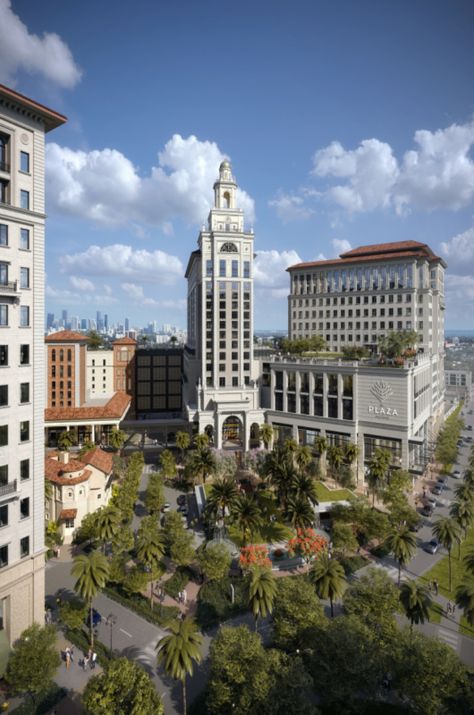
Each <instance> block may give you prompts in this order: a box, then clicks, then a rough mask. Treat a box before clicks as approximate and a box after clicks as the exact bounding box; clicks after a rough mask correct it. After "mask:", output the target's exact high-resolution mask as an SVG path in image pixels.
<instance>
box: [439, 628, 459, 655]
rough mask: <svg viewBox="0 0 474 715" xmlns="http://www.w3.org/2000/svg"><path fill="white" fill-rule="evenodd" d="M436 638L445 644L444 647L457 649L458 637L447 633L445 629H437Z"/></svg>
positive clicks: (450, 632)
mask: <svg viewBox="0 0 474 715" xmlns="http://www.w3.org/2000/svg"><path fill="white" fill-rule="evenodd" d="M438 638H439V639H440V640H442V641H444V642H445V643H446V645H449V646H451V648H454V650H456V649H457V647H458V640H459V639H458V636H457V634H456V633H453V632H452V631H448V630H446V629H445V628H439V629H438Z"/></svg>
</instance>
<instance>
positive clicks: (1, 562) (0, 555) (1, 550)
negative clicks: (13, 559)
mask: <svg viewBox="0 0 474 715" xmlns="http://www.w3.org/2000/svg"><path fill="white" fill-rule="evenodd" d="M4 566H8V546H0V569H1V568H3V567H4Z"/></svg>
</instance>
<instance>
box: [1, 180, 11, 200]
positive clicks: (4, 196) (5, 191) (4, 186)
mask: <svg viewBox="0 0 474 715" xmlns="http://www.w3.org/2000/svg"><path fill="white" fill-rule="evenodd" d="M9 188H10V182H9V181H5V179H1V180H0V203H2V204H9V203H10V200H9Z"/></svg>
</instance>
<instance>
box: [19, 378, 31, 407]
mask: <svg viewBox="0 0 474 715" xmlns="http://www.w3.org/2000/svg"><path fill="white" fill-rule="evenodd" d="M29 401H30V383H29V382H22V383H21V384H20V402H21V403H22V404H23V403H25V402H29Z"/></svg>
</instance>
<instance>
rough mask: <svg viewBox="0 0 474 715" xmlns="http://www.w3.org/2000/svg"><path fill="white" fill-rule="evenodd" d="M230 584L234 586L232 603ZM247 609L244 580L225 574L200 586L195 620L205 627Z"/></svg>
mask: <svg viewBox="0 0 474 715" xmlns="http://www.w3.org/2000/svg"><path fill="white" fill-rule="evenodd" d="M231 585H233V587H234V594H235V601H234V603H232V597H231V588H230V587H231ZM247 609H248V593H247V587H246V583H245V581H243V580H242V579H241V578H230V577H227V576H226V577H225V578H222V579H220V580H219V581H208V583H205V584H204V585H203V586H201V588H200V590H199V595H198V607H197V614H196V620H197V622H198V623H199V625H200V626H201V628H203V629H207V628H211V627H212V626H214V625H216V624H218V623H222V621H226V620H227V619H228V618H231V617H232V616H236V615H237V614H239V613H242V612H243V611H246V610H247Z"/></svg>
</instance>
